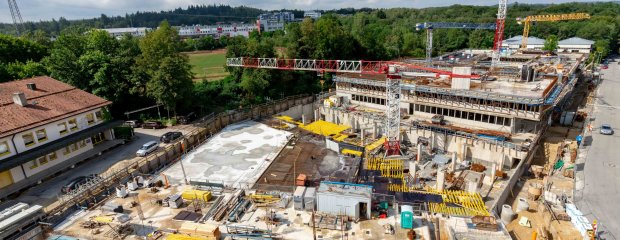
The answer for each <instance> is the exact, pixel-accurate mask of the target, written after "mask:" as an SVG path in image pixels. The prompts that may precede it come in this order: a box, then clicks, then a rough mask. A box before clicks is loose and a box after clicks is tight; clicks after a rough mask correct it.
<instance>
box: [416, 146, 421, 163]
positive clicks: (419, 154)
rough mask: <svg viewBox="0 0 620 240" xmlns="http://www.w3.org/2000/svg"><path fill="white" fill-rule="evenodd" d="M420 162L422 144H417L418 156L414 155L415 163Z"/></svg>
mask: <svg viewBox="0 0 620 240" xmlns="http://www.w3.org/2000/svg"><path fill="white" fill-rule="evenodd" d="M420 160H422V144H419V143H418V154H417V155H416V161H417V162H418V163H420Z"/></svg>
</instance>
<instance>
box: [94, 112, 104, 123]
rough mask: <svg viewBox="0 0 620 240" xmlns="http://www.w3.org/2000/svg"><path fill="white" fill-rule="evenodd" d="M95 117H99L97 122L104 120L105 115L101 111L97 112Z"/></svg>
mask: <svg viewBox="0 0 620 240" xmlns="http://www.w3.org/2000/svg"><path fill="white" fill-rule="evenodd" d="M95 117H97V121H101V120H103V113H102V112H101V110H99V111H96V112H95Z"/></svg>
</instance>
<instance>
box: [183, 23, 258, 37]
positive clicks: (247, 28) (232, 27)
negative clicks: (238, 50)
mask: <svg viewBox="0 0 620 240" xmlns="http://www.w3.org/2000/svg"><path fill="white" fill-rule="evenodd" d="M177 28H178V29H179V36H182V37H191V36H207V35H210V36H215V37H220V36H229V37H235V36H244V37H248V36H249V35H250V32H252V31H257V30H258V26H257V25H256V24H229V25H193V26H183V27H177Z"/></svg>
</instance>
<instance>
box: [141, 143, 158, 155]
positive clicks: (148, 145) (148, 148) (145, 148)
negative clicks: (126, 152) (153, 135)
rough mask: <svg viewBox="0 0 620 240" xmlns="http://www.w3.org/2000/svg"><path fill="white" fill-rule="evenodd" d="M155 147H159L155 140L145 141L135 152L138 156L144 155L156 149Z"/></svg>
mask: <svg viewBox="0 0 620 240" xmlns="http://www.w3.org/2000/svg"><path fill="white" fill-rule="evenodd" d="M157 147H159V143H157V142H156V141H150V142H147V143H145V144H144V145H142V147H140V149H138V151H137V152H136V155H138V157H144V156H146V155H148V154H149V153H151V152H153V151H155V150H157Z"/></svg>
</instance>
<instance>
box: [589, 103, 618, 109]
mask: <svg viewBox="0 0 620 240" xmlns="http://www.w3.org/2000/svg"><path fill="white" fill-rule="evenodd" d="M588 106H594V107H604V108H620V107H617V106H612V105H603V104H591V103H590V104H588Z"/></svg>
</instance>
